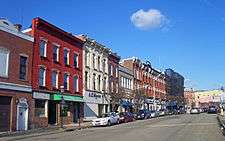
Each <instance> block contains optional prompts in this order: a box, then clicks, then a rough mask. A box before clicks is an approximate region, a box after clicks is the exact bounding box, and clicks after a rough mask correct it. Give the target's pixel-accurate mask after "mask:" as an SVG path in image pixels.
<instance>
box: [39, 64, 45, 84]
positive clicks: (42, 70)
mask: <svg viewBox="0 0 225 141" xmlns="http://www.w3.org/2000/svg"><path fill="white" fill-rule="evenodd" d="M45 77H46V70H45V68H44V67H41V68H40V69H39V86H45Z"/></svg>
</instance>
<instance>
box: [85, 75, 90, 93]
mask: <svg viewBox="0 0 225 141" xmlns="http://www.w3.org/2000/svg"><path fill="white" fill-rule="evenodd" d="M85 88H86V89H87V88H89V87H88V72H87V71H86V72H85Z"/></svg>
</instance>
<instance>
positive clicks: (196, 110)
mask: <svg viewBox="0 0 225 141" xmlns="http://www.w3.org/2000/svg"><path fill="white" fill-rule="evenodd" d="M191 114H200V111H199V109H198V108H192V109H191Z"/></svg>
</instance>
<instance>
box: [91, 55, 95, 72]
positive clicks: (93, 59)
mask: <svg viewBox="0 0 225 141" xmlns="http://www.w3.org/2000/svg"><path fill="white" fill-rule="evenodd" d="M92 57H93V58H92V61H93V62H92V63H93V68H94V69H95V54H93V56H92Z"/></svg>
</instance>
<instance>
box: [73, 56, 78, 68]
mask: <svg viewBox="0 0 225 141" xmlns="http://www.w3.org/2000/svg"><path fill="white" fill-rule="evenodd" d="M73 65H74V67H75V68H78V55H77V54H76V53H74V56H73Z"/></svg>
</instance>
